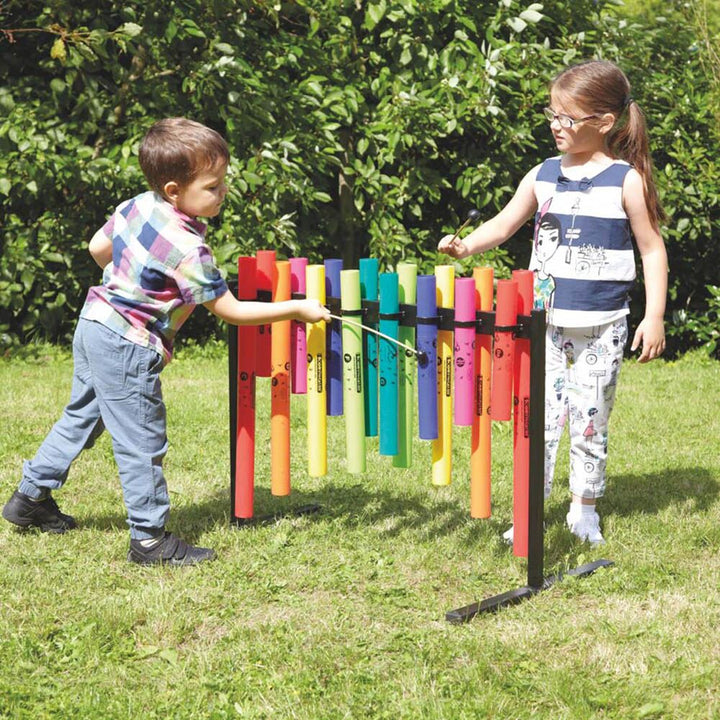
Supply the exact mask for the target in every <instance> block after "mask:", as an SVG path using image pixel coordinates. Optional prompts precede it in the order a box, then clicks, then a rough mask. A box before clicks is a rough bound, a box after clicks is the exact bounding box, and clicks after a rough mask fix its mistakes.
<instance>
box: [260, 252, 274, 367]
mask: <svg viewBox="0 0 720 720" xmlns="http://www.w3.org/2000/svg"><path fill="white" fill-rule="evenodd" d="M274 272H275V251H274V250H258V251H257V280H256V282H257V288H256V291H257V296H258V299H259V300H267V301H269V300H270V299H271V297H272V289H273V273H274ZM271 333H272V326H271V325H270V324H265V325H258V329H257V335H258V339H257V358H256V368H255V370H256V373H257V376H258V377H270V374H271V367H272V360H271V349H270V346H271V338H270V335H271Z"/></svg>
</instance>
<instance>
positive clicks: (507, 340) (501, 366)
mask: <svg viewBox="0 0 720 720" xmlns="http://www.w3.org/2000/svg"><path fill="white" fill-rule="evenodd" d="M517 292H518V287H517V283H516V282H515V281H514V280H498V284H497V300H496V309H495V341H494V349H493V366H492V389H491V396H490V415H491V417H492V419H493V420H509V419H510V417H511V415H512V413H511V409H512V383H513V362H514V359H513V356H514V345H515V332H514V331H513V330H512V328H513V327H514V326H515V323H516V322H517Z"/></svg>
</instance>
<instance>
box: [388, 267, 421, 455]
mask: <svg viewBox="0 0 720 720" xmlns="http://www.w3.org/2000/svg"><path fill="white" fill-rule="evenodd" d="M397 272H398V282H399V290H398V295H399V299H400V304H401V305H415V301H416V295H417V265H412V264H410V263H398V266H397ZM398 332H399V337H398V339H399V340H400V342H401V343H403V344H404V345H409V346H410V347H415V328H414V327H410V326H407V325H402V324H401V325H400V329H399V331H398ZM416 372H417V360H416V359H415V356H414V355H411V354H409V353H403V352H402V351H401V352H400V375H399V378H398V381H399V382H398V408H399V413H398V454H397V455H393V459H392V462H393V466H394V467H399V468H408V467H410V466H411V465H412V438H413V418H414V408H415V404H414V401H413V400H414V396H415V373H416Z"/></svg>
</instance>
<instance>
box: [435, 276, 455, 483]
mask: <svg viewBox="0 0 720 720" xmlns="http://www.w3.org/2000/svg"><path fill="white" fill-rule="evenodd" d="M435 278H436V283H437V285H436V287H437V290H436V293H437V305H438V308H441V307H442V308H452V307H454V305H455V269H454V268H453V266H452V265H438V266H437V267H436V268H435ZM452 396H453V332H452V330H438V437H437V439H436V440H433V441H432V483H433V485H449V484H450V480H451V477H452V417H453V404H452Z"/></svg>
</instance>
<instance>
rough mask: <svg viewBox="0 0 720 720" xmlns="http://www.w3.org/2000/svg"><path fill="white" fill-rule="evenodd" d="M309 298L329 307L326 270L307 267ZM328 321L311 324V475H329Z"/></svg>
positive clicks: (316, 266) (309, 471)
mask: <svg viewBox="0 0 720 720" xmlns="http://www.w3.org/2000/svg"><path fill="white" fill-rule="evenodd" d="M307 296H308V298H310V299H313V300H318V301H319V302H320V303H322V304H323V305H324V304H325V268H324V267H323V266H322V265H308V267H307ZM325 339H326V333H325V322H324V321H320V322H316V323H308V325H307V350H308V381H307V384H308V388H307V432H308V474H309V475H310V477H322V476H323V475H326V474H327V408H326V400H325V372H326V370H325Z"/></svg>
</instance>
